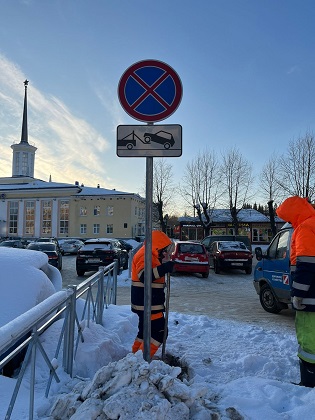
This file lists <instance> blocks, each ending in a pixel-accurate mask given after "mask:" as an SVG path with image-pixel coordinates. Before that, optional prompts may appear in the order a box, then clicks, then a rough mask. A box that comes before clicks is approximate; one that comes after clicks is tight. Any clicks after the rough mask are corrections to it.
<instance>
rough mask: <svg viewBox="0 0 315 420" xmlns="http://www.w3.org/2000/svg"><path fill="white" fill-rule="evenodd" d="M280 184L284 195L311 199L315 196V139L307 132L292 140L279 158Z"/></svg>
mask: <svg viewBox="0 0 315 420" xmlns="http://www.w3.org/2000/svg"><path fill="white" fill-rule="evenodd" d="M277 182H278V185H279V187H280V188H281V190H282V193H283V196H284V197H285V196H288V195H299V196H300V197H308V198H309V199H310V200H312V199H314V196H315V141H314V135H313V134H311V133H306V134H305V136H304V137H301V138H299V139H298V140H295V141H294V140H291V141H290V143H289V147H288V151H287V153H286V154H285V155H282V156H281V157H280V160H279V173H278V180H277Z"/></svg>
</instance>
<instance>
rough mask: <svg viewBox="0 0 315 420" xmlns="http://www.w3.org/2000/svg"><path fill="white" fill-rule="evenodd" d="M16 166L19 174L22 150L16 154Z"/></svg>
mask: <svg viewBox="0 0 315 420" xmlns="http://www.w3.org/2000/svg"><path fill="white" fill-rule="evenodd" d="M15 168H16V172H17V174H19V173H20V152H17V153H16V155H15Z"/></svg>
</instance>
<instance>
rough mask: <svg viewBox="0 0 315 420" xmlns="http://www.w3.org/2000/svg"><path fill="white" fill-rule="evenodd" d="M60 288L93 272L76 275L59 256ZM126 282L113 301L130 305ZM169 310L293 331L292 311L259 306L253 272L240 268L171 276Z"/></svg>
mask: <svg viewBox="0 0 315 420" xmlns="http://www.w3.org/2000/svg"><path fill="white" fill-rule="evenodd" d="M61 274H62V277H63V287H67V285H69V284H76V285H77V284H79V283H81V282H82V281H83V280H84V279H86V278H87V277H88V276H90V275H92V274H93V273H92V272H90V273H87V274H86V275H85V276H83V277H78V276H77V275H76V271H75V256H70V255H65V256H64V257H63V269H62V271H61ZM129 285H130V282H127V285H126V286H124V287H118V288H117V304H118V305H129V304H130V287H129ZM170 311H172V312H180V313H186V314H191V315H206V316H210V317H213V318H219V319H225V320H228V319H231V320H238V321H242V322H247V323H250V324H255V325H261V326H262V327H264V328H265V327H266V326H270V328H281V329H282V330H283V329H289V330H290V331H294V311H293V310H291V309H286V310H283V311H281V312H280V314H277V315H276V314H270V313H268V312H266V311H265V310H264V309H263V308H262V307H261V305H260V302H259V296H258V295H257V294H256V291H255V289H254V286H253V275H247V274H245V273H244V272H243V271H241V270H233V271H226V272H222V273H221V274H215V273H214V272H213V270H211V271H210V275H209V278H208V279H203V278H202V277H199V275H172V276H171V294H170Z"/></svg>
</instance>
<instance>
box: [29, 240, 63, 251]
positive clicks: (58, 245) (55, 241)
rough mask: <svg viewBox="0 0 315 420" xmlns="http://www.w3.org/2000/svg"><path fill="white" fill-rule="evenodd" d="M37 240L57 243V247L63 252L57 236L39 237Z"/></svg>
mask: <svg viewBox="0 0 315 420" xmlns="http://www.w3.org/2000/svg"><path fill="white" fill-rule="evenodd" d="M35 242H53V243H54V244H56V246H57V248H58V252H60V253H61V254H63V251H62V249H61V248H60V244H59V241H58V239H57V238H55V237H54V236H52V237H50V238H37V239H36V240H35Z"/></svg>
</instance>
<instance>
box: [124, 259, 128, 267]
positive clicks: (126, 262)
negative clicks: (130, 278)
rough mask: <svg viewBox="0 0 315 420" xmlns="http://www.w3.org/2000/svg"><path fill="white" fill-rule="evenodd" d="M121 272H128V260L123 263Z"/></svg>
mask: <svg viewBox="0 0 315 420" xmlns="http://www.w3.org/2000/svg"><path fill="white" fill-rule="evenodd" d="M123 270H128V258H127V259H126V261H125V264H124V266H123Z"/></svg>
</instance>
